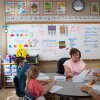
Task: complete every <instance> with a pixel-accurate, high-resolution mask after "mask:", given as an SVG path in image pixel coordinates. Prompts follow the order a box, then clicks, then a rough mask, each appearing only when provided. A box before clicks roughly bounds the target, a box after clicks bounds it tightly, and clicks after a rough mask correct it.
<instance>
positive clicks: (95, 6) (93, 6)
mask: <svg viewBox="0 0 100 100" xmlns="http://www.w3.org/2000/svg"><path fill="white" fill-rule="evenodd" d="M99 9H100V8H99V2H91V14H99V13H100V11H99Z"/></svg>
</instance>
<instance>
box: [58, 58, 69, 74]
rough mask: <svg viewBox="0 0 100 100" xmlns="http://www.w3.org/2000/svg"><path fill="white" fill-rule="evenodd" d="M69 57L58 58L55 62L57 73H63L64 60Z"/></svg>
mask: <svg viewBox="0 0 100 100" xmlns="http://www.w3.org/2000/svg"><path fill="white" fill-rule="evenodd" d="M68 59H70V58H60V59H59V60H58V62H57V73H59V74H64V66H63V64H64V62H65V61H66V60H68Z"/></svg>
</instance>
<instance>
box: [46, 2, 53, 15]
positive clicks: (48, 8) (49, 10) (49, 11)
mask: <svg viewBox="0 0 100 100" xmlns="http://www.w3.org/2000/svg"><path fill="white" fill-rule="evenodd" d="M44 14H52V2H44Z"/></svg>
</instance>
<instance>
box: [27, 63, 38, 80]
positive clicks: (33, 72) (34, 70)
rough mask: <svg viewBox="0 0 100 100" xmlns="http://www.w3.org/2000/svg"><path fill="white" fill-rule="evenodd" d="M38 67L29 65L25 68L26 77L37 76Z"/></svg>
mask: <svg viewBox="0 0 100 100" xmlns="http://www.w3.org/2000/svg"><path fill="white" fill-rule="evenodd" d="M39 71H40V69H39V67H37V66H35V65H31V66H30V67H29V68H28V70H27V79H28V80H29V79H32V78H37V77H38V75H39Z"/></svg>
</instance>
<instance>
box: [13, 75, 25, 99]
mask: <svg viewBox="0 0 100 100" xmlns="http://www.w3.org/2000/svg"><path fill="white" fill-rule="evenodd" d="M13 81H14V85H15V90H16V95H17V96H18V97H19V100H24V96H25V92H24V91H20V86H19V81H18V77H17V76H15V77H14V79H13Z"/></svg>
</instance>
